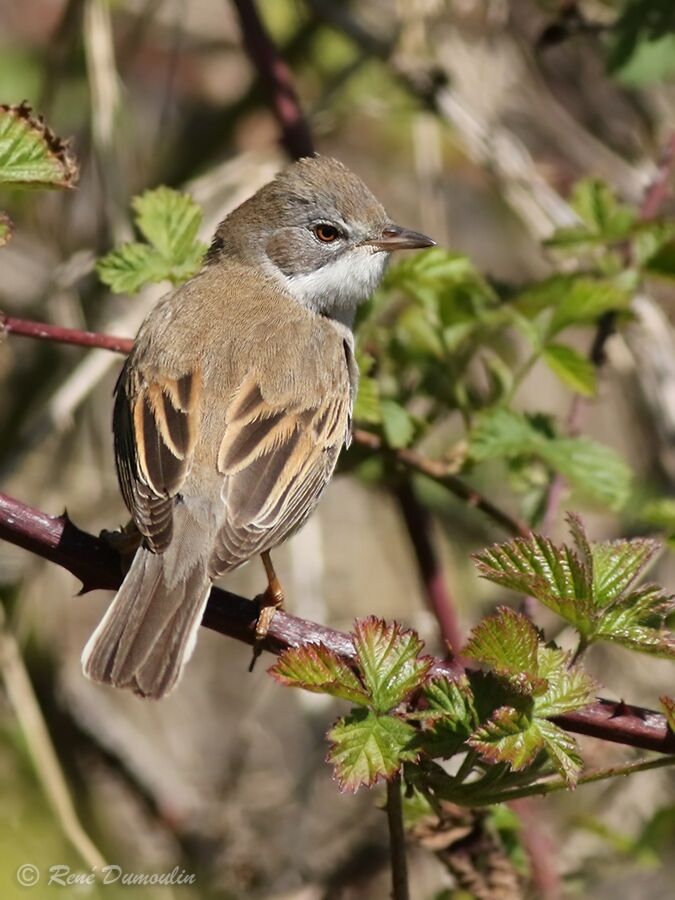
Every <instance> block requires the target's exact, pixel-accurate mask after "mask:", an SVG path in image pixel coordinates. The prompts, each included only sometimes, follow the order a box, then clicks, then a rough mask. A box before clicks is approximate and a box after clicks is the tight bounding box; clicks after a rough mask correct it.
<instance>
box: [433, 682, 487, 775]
mask: <svg viewBox="0 0 675 900" xmlns="http://www.w3.org/2000/svg"><path fill="white" fill-rule="evenodd" d="M424 697H425V699H426V701H427V710H426V712H427V713H428V714H429V717H428V722H429V725H430V727H427V729H426V730H425V731H423V732H422V734H421V735H420V736H419V746H420V747H421V748H422V749H423V750H424V752H425V754H426V755H427V756H430V757H443V758H446V759H447V758H449V757H451V756H452V755H453V754H454V753H456V752H457V750H458V749H459V748H460V747H461V746H462V744H463V743H464V741H465V740H466V739H467V737H468V736H469V735H470V734H471V732H472V731H473V729H474V728H475V727H476V726H477V725H478V714H477V713H476V709H475V707H474V704H473V693H472V691H471V686H470V684H469V680H468V679H467V678H466V677H465V676H462V677H461V678H458V679H457V680H456V681H451V680H450V679H448V678H432V679H430V680H429V681H427V683H426V684H425V685H424Z"/></svg>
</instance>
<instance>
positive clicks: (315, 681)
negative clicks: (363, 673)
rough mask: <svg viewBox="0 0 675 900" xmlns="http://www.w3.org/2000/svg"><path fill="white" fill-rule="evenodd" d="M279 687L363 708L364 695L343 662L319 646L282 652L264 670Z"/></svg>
mask: <svg viewBox="0 0 675 900" xmlns="http://www.w3.org/2000/svg"><path fill="white" fill-rule="evenodd" d="M268 671H269V673H270V674H271V675H273V676H274V678H275V679H276V680H277V681H278V682H279V683H280V684H285V685H289V686H291V687H299V688H304V690H306V691H313V692H314V693H317V694H330V696H332V697H339V698H340V699H341V700H349V701H350V702H351V703H357V704H359V705H361V706H367V705H368V702H369V697H368V694H367V693H366V691H365V689H364V687H363V685H362V684H361V682H360V681H359V680H358V678H357V677H356V675H355V674H354V672H353V671H352V670H351V669H350V668H349V666H348V665H347V663H346V662H344V660H342V659H340V657H339V656H338V655H337V654H336V653H335V652H333V651H332V650H330V649H329V648H328V647H326V646H324V645H323V644H303V645H302V646H301V647H292V648H290V649H288V650H285V651H284V652H283V653H282V654H281V656H280V657H279V659H278V660H277V662H276V663H275V664H274V665H273V666H272V667H271V668H270V669H269V670H268Z"/></svg>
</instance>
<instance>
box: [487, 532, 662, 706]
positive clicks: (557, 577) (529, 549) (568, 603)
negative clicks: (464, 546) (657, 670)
mask: <svg viewBox="0 0 675 900" xmlns="http://www.w3.org/2000/svg"><path fill="white" fill-rule="evenodd" d="M570 526H571V530H572V535H573V537H574V540H575V544H576V548H575V549H572V548H570V547H568V546H566V545H564V544H563V545H561V546H556V545H555V544H553V543H552V542H551V541H550V540H548V539H547V538H544V537H542V536H541V535H538V534H532V535H531V537H529V538H527V539H525V538H517V539H515V540H513V541H508V542H507V543H504V544H498V545H496V546H494V547H491V548H489V549H487V550H484V551H482V552H481V553H479V554H477V555H476V556H475V557H474V559H475V561H476V565H477V568H478V571H479V573H480V575H481V576H482V577H483V578H487V579H488V580H489V581H493V582H495V584H499V585H503V586H504V587H509V588H511V589H512V590H516V591H519V592H520V593H524V594H528V595H529V596H532V597H535V598H536V599H537V600H539V601H540V602H542V603H544V604H545V605H546V606H548V607H549V608H550V609H552V610H554V612H556V613H558V615H560V616H562V617H563V618H565V619H567V621H569V622H571V623H572V624H573V625H574V626H576V628H577V629H578V630H579V632H580V633H581V634H582V635H583V637H584V639H585V640H586V641H588V642H592V641H596V640H606V641H612V642H614V643H618V644H623V645H624V646H626V647H630V648H632V649H635V650H640V651H642V652H643V653H650V654H653V655H656V656H662V657H666V658H668V659H670V658H673V656H674V655H675V640H674V638H673V635H672V634H671V633H670V632H668V631H666V630H665V629H664V628H663V627H662V623H663V621H664V619H665V617H666V616H667V615H668V614H669V613H670V612H671V611H672V610H673V609H674V608H675V604H673V600H672V598H671V597H670V596H668V595H665V594H664V593H663V592H662V590H661V588H659V587H658V586H656V585H645V586H643V587H641V588H637V589H633V590H630V588H631V587H632V585H633V584H634V582H635V579H636V578H637V577H638V576H639V575H640V574H641V573H642V572H643V571H644V569H645V567H646V565H647V564H648V562H649V561H650V559H651V558H652V557H653V556H654V554H655V552H656V550H657V549H658V546H657V545H656V544H655V542H654V541H651V540H646V539H643V538H636V539H634V540H632V541H613V542H605V543H602V544H596V545H594V546H593V547H590V548H589V546H588V542H587V540H586V536H585V534H584V532H583V529H582V527H581V524H580V522H579V520H578V519H577V518H576V517H571V519H570ZM542 660H543V657H542V656H541V650H540V651H539V668H538V670H537V671H536V672H535V674H538V675H539V676H541V677H546V678H547V679H549V681H550V676H549V675H548V674H545V669H544V664H543V662H542ZM556 665H557V667H558V668H559V669H560V668H561V662H560V660H558V661H557V663H556ZM556 684H557V682H555V679H554V683H553V684H552V685H551V686H550V690H552V691H554V692H560V691H562V694H563V696H564V695H565V694H566V693H567V692H568V691H572V689H573V686H571V685H570V684H569V683H568V682H567V681H564V682H563V684H562V687H560V685H558V686H557V687H556ZM575 684H576V686H577V688H578V689H579V690H580V691H581V695H580V696H581V698H582V699H583V696H584V687H583V679H582V680H580V681H578V682H575ZM588 685H589V683H587V686H588ZM588 689H589V690H590V689H591V688H590V686H589V687H588ZM547 702H548V701H547ZM556 702H559V700H556ZM562 702H565V700H564V699H563V701H562ZM580 702H581V701H580ZM572 708H574V707H572ZM551 714H553V713H551Z"/></svg>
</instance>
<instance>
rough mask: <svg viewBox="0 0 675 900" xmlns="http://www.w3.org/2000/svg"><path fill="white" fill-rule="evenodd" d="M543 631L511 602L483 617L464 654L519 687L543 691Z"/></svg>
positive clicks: (526, 690)
mask: <svg viewBox="0 0 675 900" xmlns="http://www.w3.org/2000/svg"><path fill="white" fill-rule="evenodd" d="M538 648H539V635H538V633H537V630H536V628H535V627H534V625H533V624H532V622H531V621H530V620H529V619H528V618H527V616H524V615H522V614H521V613H517V612H515V610H512V609H510V608H509V607H508V606H500V607H499V608H498V609H497V611H496V612H495V613H494V614H493V615H491V616H486V617H485V618H483V619H481V621H480V622H479V623H478V625H476V627H475V628H474V629H473V631H472V632H471V637H470V639H469V641H468V643H467V644H466V646H465V647H464V649H463V650H462V656H466V657H468V658H469V659H475V660H476V661H477V662H480V663H483V664H484V665H487V666H489V667H490V668H491V669H492V670H493V671H494V672H495V674H496V675H499V676H502V677H505V678H507V679H508V680H509V682H510V683H511V684H513V686H514V687H515V688H516V689H518V690H523V691H524V692H525V693H535V694H536V693H541V692H542V691H544V690H545V689H546V686H547V682H546V679H545V678H539V677H538V675H539V663H538V656H537V653H538Z"/></svg>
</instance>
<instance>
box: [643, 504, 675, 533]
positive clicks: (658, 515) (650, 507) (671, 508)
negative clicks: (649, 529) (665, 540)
mask: <svg viewBox="0 0 675 900" xmlns="http://www.w3.org/2000/svg"><path fill="white" fill-rule="evenodd" d="M641 518H642V519H644V521H645V522H649V524H650V525H656V526H657V527H658V528H663V529H664V530H666V531H668V532H671V533H675V500H673V499H671V498H664V499H662V500H651V501H650V502H649V503H647V504H645V506H644V507H643V508H642V510H641Z"/></svg>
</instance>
